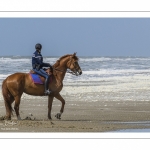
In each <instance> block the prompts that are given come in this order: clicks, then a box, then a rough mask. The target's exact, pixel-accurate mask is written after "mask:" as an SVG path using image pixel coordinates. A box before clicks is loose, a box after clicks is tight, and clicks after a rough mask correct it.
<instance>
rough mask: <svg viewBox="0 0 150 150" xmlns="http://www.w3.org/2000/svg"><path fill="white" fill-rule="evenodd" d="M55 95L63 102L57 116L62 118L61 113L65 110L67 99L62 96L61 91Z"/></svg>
mask: <svg viewBox="0 0 150 150" xmlns="http://www.w3.org/2000/svg"><path fill="white" fill-rule="evenodd" d="M55 97H56V98H57V99H58V100H60V101H61V103H62V105H61V109H60V113H57V114H56V116H55V117H56V118H57V119H61V115H62V113H63V112H64V106H65V100H64V99H63V97H62V96H61V95H60V94H59V93H58V94H56V95H55Z"/></svg>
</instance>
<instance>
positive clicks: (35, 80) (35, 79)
mask: <svg viewBox="0 0 150 150" xmlns="http://www.w3.org/2000/svg"><path fill="white" fill-rule="evenodd" d="M30 76H31V78H32V81H33V82H34V83H35V84H43V82H42V81H41V79H40V77H39V75H37V74H32V73H30Z"/></svg>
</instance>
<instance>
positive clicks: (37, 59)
mask: <svg viewBox="0 0 150 150" xmlns="http://www.w3.org/2000/svg"><path fill="white" fill-rule="evenodd" d="M32 67H33V69H37V70H39V69H41V68H42V67H51V65H50V64H49V63H44V62H43V56H42V54H41V53H39V52H38V51H35V52H34V53H33V56H32Z"/></svg>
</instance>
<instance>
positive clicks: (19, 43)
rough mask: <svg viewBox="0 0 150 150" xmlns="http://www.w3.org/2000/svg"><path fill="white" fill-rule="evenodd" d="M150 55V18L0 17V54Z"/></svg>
mask: <svg viewBox="0 0 150 150" xmlns="http://www.w3.org/2000/svg"><path fill="white" fill-rule="evenodd" d="M36 43H41V44H42V46H43V48H42V55H43V56H62V55H65V54H73V53H74V52H77V55H78V56H85V57H88V56H93V57H95V56H101V57H105V56H108V57H111V56H112V57H115V56H127V57H132V56H133V57H150V18H0V56H16V55H20V56H32V54H33V53H34V51H35V44H36Z"/></svg>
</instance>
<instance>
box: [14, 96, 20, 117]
mask: <svg viewBox="0 0 150 150" xmlns="http://www.w3.org/2000/svg"><path fill="white" fill-rule="evenodd" d="M20 98H21V96H16V97H15V105H14V109H15V112H16V116H17V119H18V120H21V117H20V114H19V105H20Z"/></svg>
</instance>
